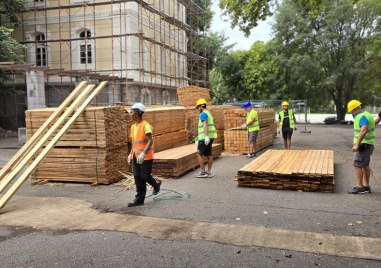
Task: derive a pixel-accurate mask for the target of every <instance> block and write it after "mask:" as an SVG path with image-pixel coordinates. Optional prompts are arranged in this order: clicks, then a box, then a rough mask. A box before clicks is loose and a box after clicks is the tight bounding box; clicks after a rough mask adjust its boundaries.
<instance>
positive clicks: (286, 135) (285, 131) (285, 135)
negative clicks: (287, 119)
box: [282, 128, 294, 140]
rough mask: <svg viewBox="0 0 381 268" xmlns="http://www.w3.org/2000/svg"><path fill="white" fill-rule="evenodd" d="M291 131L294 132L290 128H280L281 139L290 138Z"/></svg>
mask: <svg viewBox="0 0 381 268" xmlns="http://www.w3.org/2000/svg"><path fill="white" fill-rule="evenodd" d="M293 132H294V130H293V129H292V128H286V129H282V135H283V139H285V140H286V139H288V140H290V139H291V136H292V133H293Z"/></svg>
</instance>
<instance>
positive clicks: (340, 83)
mask: <svg viewBox="0 0 381 268" xmlns="http://www.w3.org/2000/svg"><path fill="white" fill-rule="evenodd" d="M321 7H322V8H321V10H320V11H319V13H318V14H317V15H316V14H312V13H311V12H310V11H311V9H310V8H308V7H306V6H304V5H302V4H299V3H298V2H296V1H294V0H284V1H283V2H282V4H281V6H280V8H279V11H278V13H277V15H276V23H275V25H274V27H273V29H274V31H275V38H274V41H275V44H276V45H275V47H276V49H275V58H276V61H277V64H278V66H279V76H278V78H279V79H281V80H282V81H283V82H284V85H285V86H284V87H283V89H282V90H283V93H285V95H284V97H288V96H292V97H294V98H298V99H300V98H303V99H304V98H307V99H309V101H311V102H312V103H315V104H325V103H327V101H328V100H329V99H330V100H332V101H333V102H334V104H335V105H336V109H337V117H338V120H343V119H344V117H345V114H346V104H347V103H348V101H349V100H350V99H352V98H356V97H358V96H359V95H360V92H362V91H364V89H363V88H361V84H360V83H359V81H361V80H362V79H363V78H364V77H365V75H366V74H369V73H370V70H369V66H370V65H369V63H370V62H372V61H375V60H377V59H376V57H374V54H372V53H369V52H370V51H371V48H372V47H373V46H374V42H375V40H378V39H379V37H380V23H379V21H380V19H381V3H380V2H379V1H378V0H364V1H358V2H357V4H356V5H353V1H352V0H323V1H322V5H321ZM367 90H368V89H367ZM286 94H288V95H286Z"/></svg>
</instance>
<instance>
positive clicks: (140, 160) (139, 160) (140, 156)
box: [136, 153, 146, 165]
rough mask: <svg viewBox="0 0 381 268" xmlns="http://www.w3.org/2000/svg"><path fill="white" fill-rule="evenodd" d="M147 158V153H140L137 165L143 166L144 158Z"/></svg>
mask: <svg viewBox="0 0 381 268" xmlns="http://www.w3.org/2000/svg"><path fill="white" fill-rule="evenodd" d="M145 156H146V154H145V153H140V154H139V156H138V158H137V159H136V163H138V164H140V165H141V164H143V162H144V157H145Z"/></svg>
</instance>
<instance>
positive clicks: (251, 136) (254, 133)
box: [241, 101, 259, 158]
mask: <svg viewBox="0 0 381 268" xmlns="http://www.w3.org/2000/svg"><path fill="white" fill-rule="evenodd" d="M243 108H244V109H245V110H246V112H247V115H246V122H245V123H244V124H243V125H242V126H241V128H242V129H247V133H248V141H249V145H250V151H249V153H248V154H247V155H246V157H248V158H252V157H255V156H256V155H257V154H256V147H255V143H256V142H257V137H258V132H259V121H258V112H257V111H255V110H254V109H253V107H252V105H251V103H250V102H249V101H247V102H245V103H244V104H243Z"/></svg>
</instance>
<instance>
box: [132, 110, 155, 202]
mask: <svg viewBox="0 0 381 268" xmlns="http://www.w3.org/2000/svg"><path fill="white" fill-rule="evenodd" d="M144 112H145V107H144V105H143V104H142V103H135V104H134V105H132V107H131V110H130V115H131V119H132V125H131V140H132V150H131V152H130V154H129V155H128V158H127V162H128V164H129V165H131V164H132V169H133V173H134V179H135V184H136V195H135V199H134V200H133V201H132V202H130V203H128V206H129V207H135V206H140V205H144V199H145V197H146V192H147V185H146V183H148V184H150V185H151V186H152V187H153V192H152V194H153V195H157V194H158V193H159V191H160V185H161V181H160V180H155V179H154V178H153V177H152V174H151V171H152V164H153V157H154V146H153V138H152V131H153V128H152V126H151V125H150V124H149V123H148V122H147V121H145V120H144V119H143V113H144Z"/></svg>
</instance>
